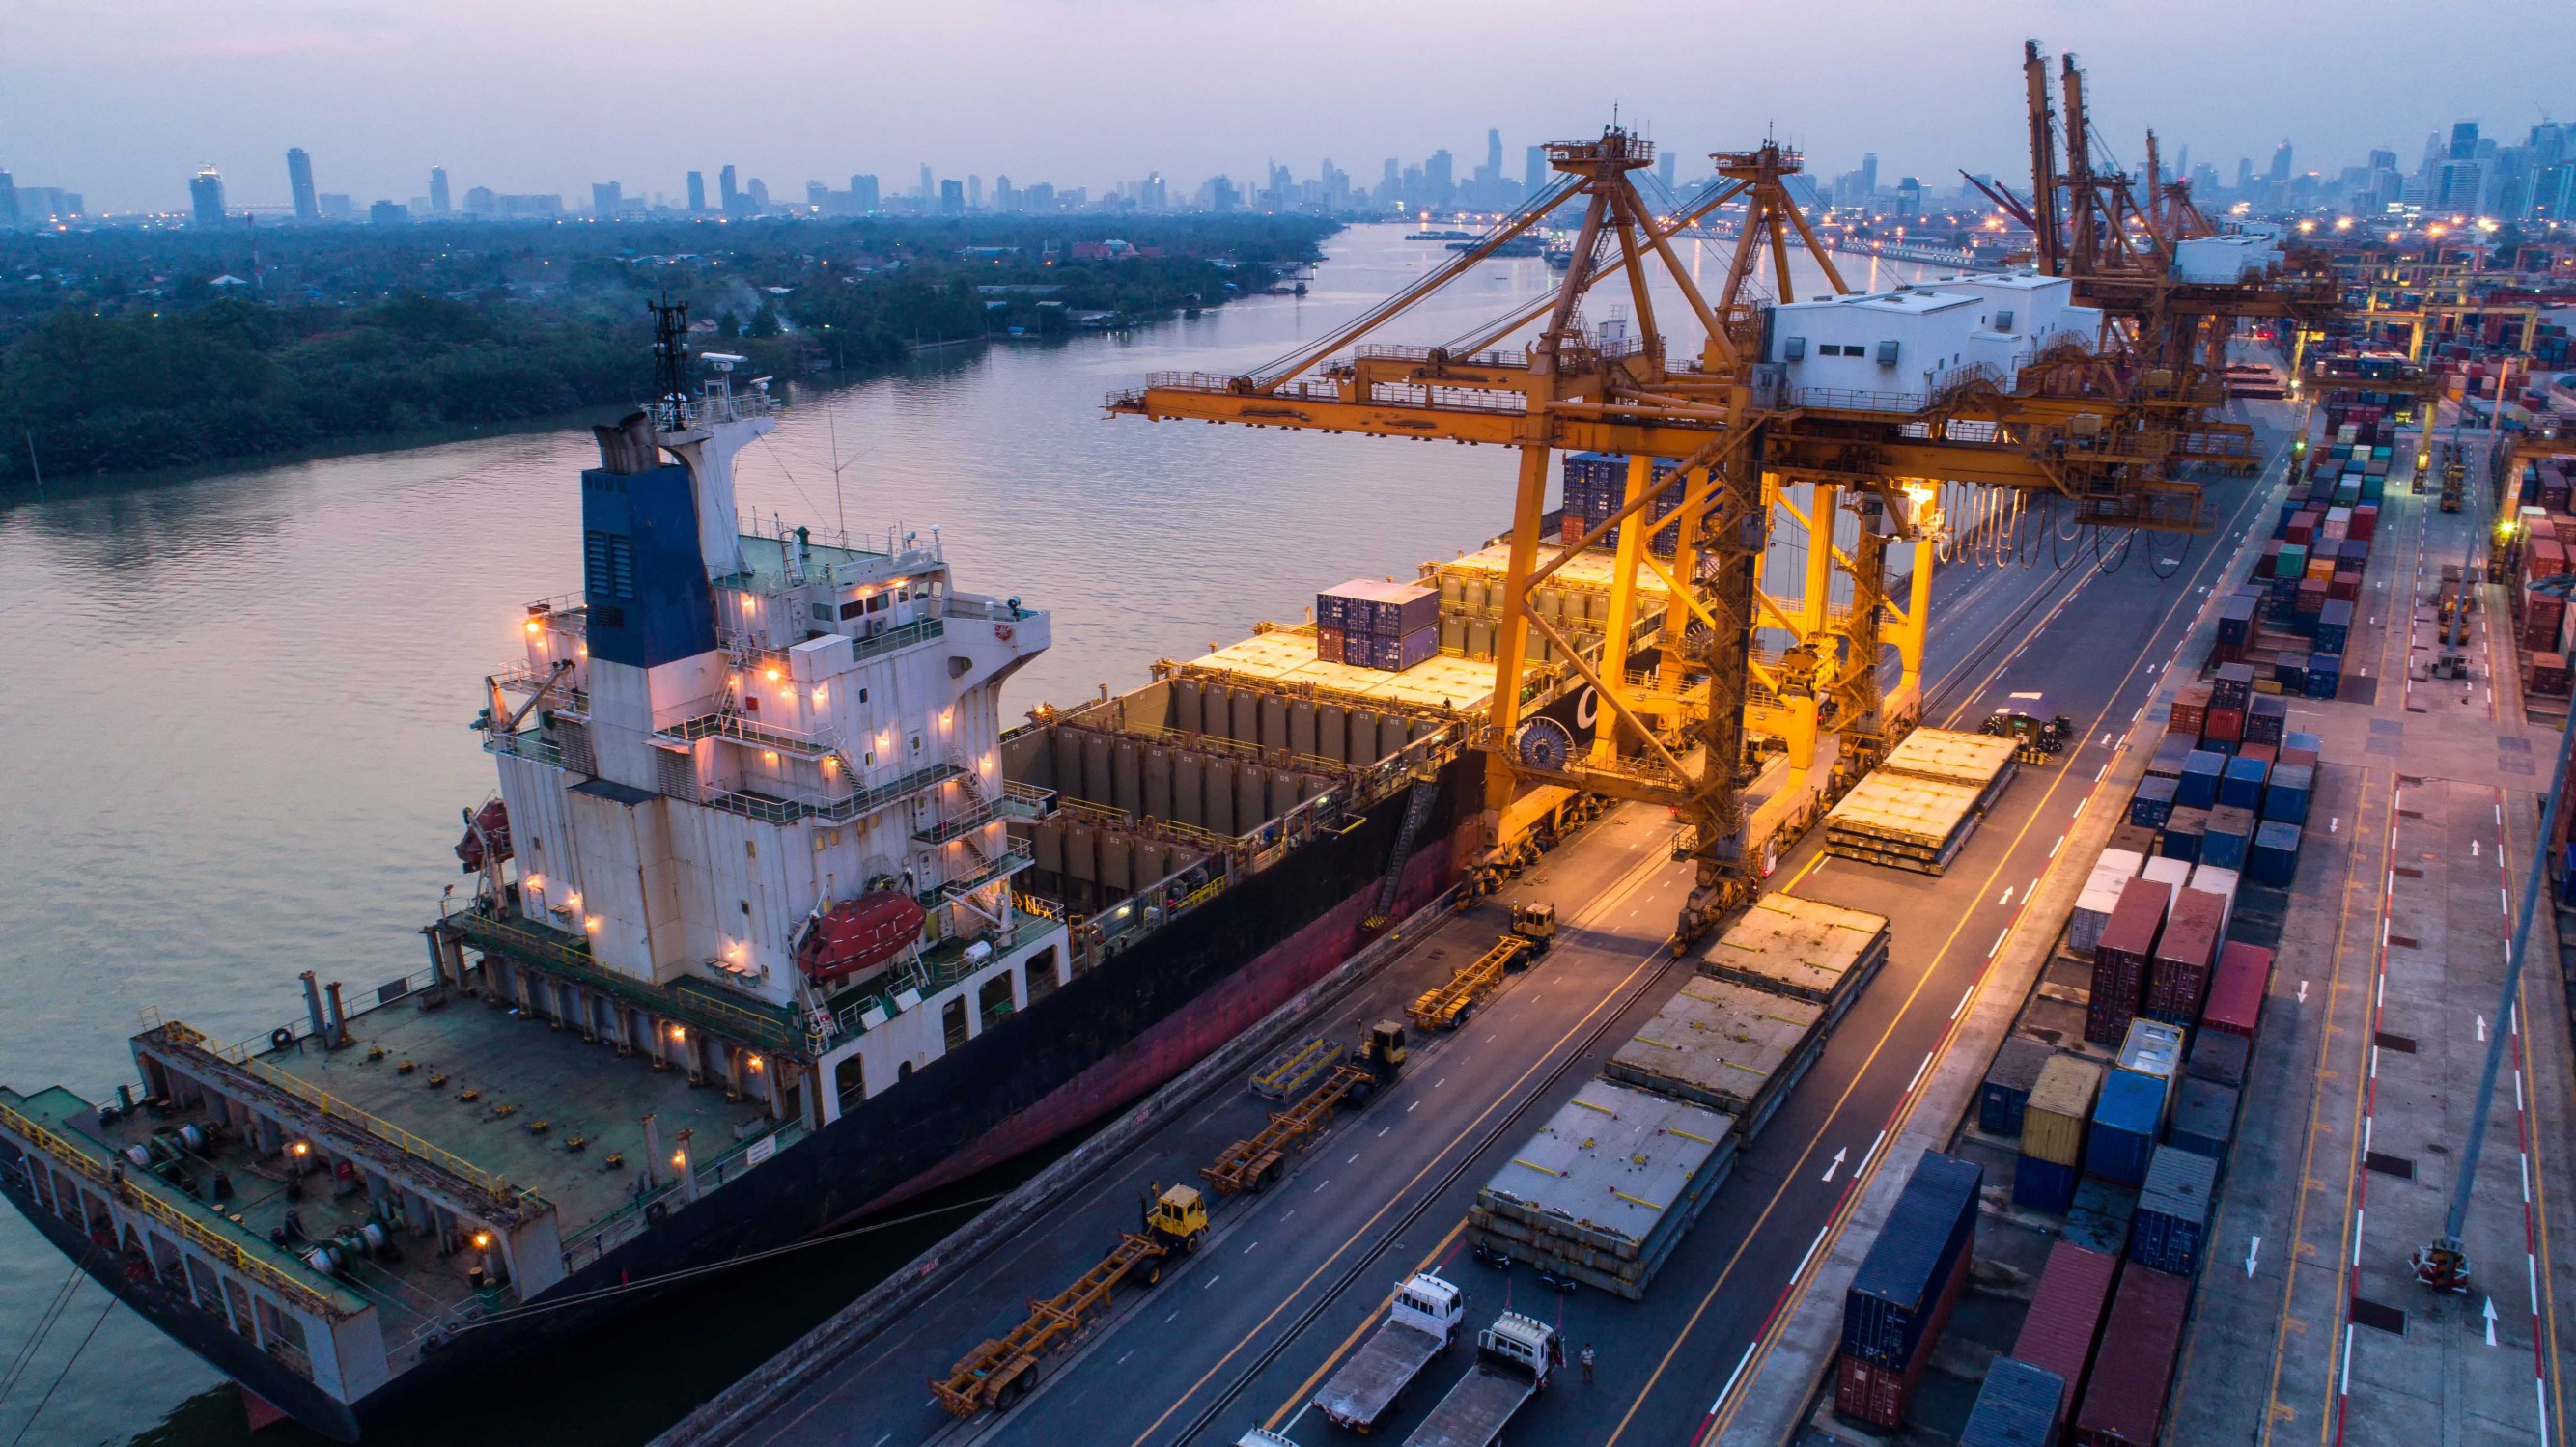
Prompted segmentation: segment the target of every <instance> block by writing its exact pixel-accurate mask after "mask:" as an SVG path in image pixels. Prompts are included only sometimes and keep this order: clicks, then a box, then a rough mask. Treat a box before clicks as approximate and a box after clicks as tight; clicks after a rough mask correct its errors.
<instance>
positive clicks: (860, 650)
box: [850, 618, 948, 663]
mask: <svg viewBox="0 0 2576 1447" xmlns="http://www.w3.org/2000/svg"><path fill="white" fill-rule="evenodd" d="M947 632H948V625H947V624H946V623H944V622H942V621H941V620H939V619H937V618H924V619H922V620H921V621H919V622H917V623H906V624H905V625H903V626H902V627H900V628H891V629H888V630H886V631H885V632H883V633H880V634H878V635H877V636H875V637H874V638H853V639H851V640H850V661H851V662H852V663H865V662H867V661H868V660H869V659H871V658H876V657H880V656H882V655H884V654H888V653H892V652H894V651H895V650H896V649H898V648H910V647H911V646H912V645H914V644H916V643H927V642H929V641H930V640H931V639H933V638H938V637H941V636H943V635H945V634H946V633H947Z"/></svg>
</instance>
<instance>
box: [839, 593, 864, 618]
mask: <svg viewBox="0 0 2576 1447" xmlns="http://www.w3.org/2000/svg"><path fill="white" fill-rule="evenodd" d="M866 611H868V600H867V599H865V598H852V599H851V600H850V601H848V602H847V603H844V604H842V605H841V616H842V617H844V618H856V617H858V616H859V615H860V614H862V613H865V612H866Z"/></svg>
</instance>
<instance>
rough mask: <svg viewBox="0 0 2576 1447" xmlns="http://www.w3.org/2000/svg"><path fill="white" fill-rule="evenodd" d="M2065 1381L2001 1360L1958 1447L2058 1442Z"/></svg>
mask: <svg viewBox="0 0 2576 1447" xmlns="http://www.w3.org/2000/svg"><path fill="white" fill-rule="evenodd" d="M2065 1395H2066V1379H2065V1378H2063V1377H2060V1376H2059V1375H2058V1374H2057V1373H2055V1372H2052V1371H2050V1370H2048V1369H2047V1368H2046V1367H2035V1366H2032V1365H2031V1364H2030V1363H2028V1362H2017V1361H2014V1360H2013V1359H2012V1358H2011V1357H1997V1358H1995V1361H1994V1365H1992V1366H1990V1367H1988V1368H1986V1380H1985V1382H1984V1384H1983V1385H1981V1386H1980V1387H1978V1389H1977V1405H1976V1406H1975V1407H1973V1408H1971V1409H1969V1412H1968V1424H1967V1425H1966V1426H1965V1427H1962V1428H1961V1429H1959V1447H2044V1444H2046V1443H2049V1442H2051V1441H2054V1440H2056V1432H2057V1421H2056V1418H2057V1402H2058V1400H2059V1399H2060V1398H2062V1397H2064V1396H2065Z"/></svg>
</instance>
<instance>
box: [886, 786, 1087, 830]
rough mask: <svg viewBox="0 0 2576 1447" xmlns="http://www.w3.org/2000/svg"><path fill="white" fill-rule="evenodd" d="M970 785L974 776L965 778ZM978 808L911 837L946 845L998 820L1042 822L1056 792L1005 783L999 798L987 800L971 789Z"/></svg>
mask: <svg viewBox="0 0 2576 1447" xmlns="http://www.w3.org/2000/svg"><path fill="white" fill-rule="evenodd" d="M962 777H964V778H965V779H966V780H967V781H968V783H969V785H970V786H971V785H972V784H973V781H974V778H975V776H974V775H973V774H966V775H963V776H962ZM971 792H972V793H973V794H974V795H975V800H976V803H975V807H973V808H971V809H967V810H964V811H962V812H959V813H955V814H951V815H949V816H948V817H947V818H945V819H941V820H939V821H938V822H936V823H934V824H932V825H931V826H930V827H929V828H926V829H916V830H914V831H913V834H912V837H913V838H915V839H918V840H920V841H921V842H922V843H924V844H945V843H947V842H948V841H949V840H951V839H955V838H957V837H958V836H960V835H963V834H971V833H973V832H974V831H975V830H978V829H981V828H983V827H984V826H985V825H987V824H990V823H992V822H993V821H994V820H996V819H1004V820H1009V819H1021V820H1031V819H1043V818H1045V817H1047V816H1048V815H1049V814H1052V813H1054V812H1055V791H1054V790H1052V789H1039V788H1033V787H1031V786H1030V785H1027V784H1014V783H1008V782H1006V783H1004V784H1003V786H1002V793H1001V795H1000V796H999V797H998V798H986V797H984V795H983V791H982V790H980V789H972V790H971Z"/></svg>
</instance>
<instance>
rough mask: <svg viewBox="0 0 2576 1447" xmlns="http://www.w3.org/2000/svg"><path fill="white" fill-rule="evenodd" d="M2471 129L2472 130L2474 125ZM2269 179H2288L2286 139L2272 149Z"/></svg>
mask: <svg viewBox="0 0 2576 1447" xmlns="http://www.w3.org/2000/svg"><path fill="white" fill-rule="evenodd" d="M2471 129H2472V130H2474V129H2475V127H2472V128H2471ZM2269 179H2271V180H2274V181H2286V180H2288V179H2290V143H2289V142H2288V141H2283V142H2282V143H2281V144H2280V145H2279V146H2278V147H2276V148H2275V149H2274V150H2273V152H2272V172H2271V176H2270V178H2269Z"/></svg>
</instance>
